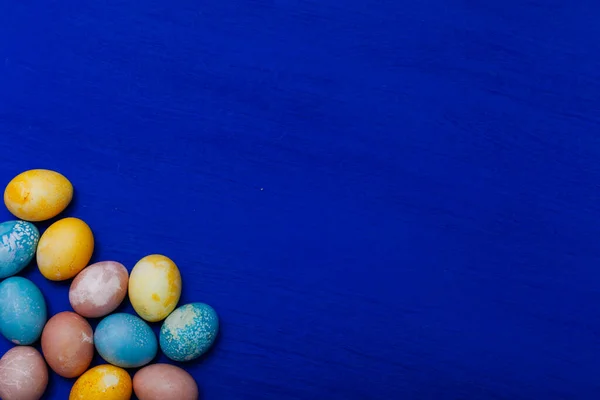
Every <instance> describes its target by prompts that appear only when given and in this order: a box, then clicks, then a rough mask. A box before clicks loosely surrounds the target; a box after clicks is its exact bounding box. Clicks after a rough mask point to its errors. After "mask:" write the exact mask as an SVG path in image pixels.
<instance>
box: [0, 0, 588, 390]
mask: <svg viewBox="0 0 600 400" xmlns="http://www.w3.org/2000/svg"><path fill="white" fill-rule="evenodd" d="M599 20H600V3H599V2H597V1H574V2H573V1H566V0H565V1H561V0H502V1H500V0H492V1H474V0H421V1H402V0H373V1H363V2H361V1H354V0H352V1H333V0H320V1H316V0H288V1H285V0H232V1H191V0H173V1H156V0H147V1H113V0H108V1H102V2H81V1H70V0H65V1H48V2H36V1H16V0H1V1H0V148H1V149H2V150H3V154H2V157H1V159H0V181H1V182H2V185H4V184H5V183H6V182H8V181H9V179H10V178H11V177H13V176H14V175H16V174H17V173H18V172H21V171H22V170H25V169H29V168H34V167H45V168H51V169H56V170H58V171H61V172H62V173H64V174H65V175H67V176H68V177H69V178H70V179H71V180H72V182H73V184H74V185H75V187H76V200H75V202H74V204H73V205H72V206H71V207H70V208H69V209H68V211H67V212H66V215H73V216H78V217H80V218H83V219H84V220H85V221H87V222H88V223H89V224H90V226H91V227H92V229H93V230H94V232H95V235H96V239H97V251H96V252H95V255H94V260H117V261H120V262H123V263H124V264H125V265H126V266H127V267H128V268H129V269H131V267H133V265H134V264H135V262H136V261H137V260H138V259H139V258H141V257H142V256H144V255H146V254H149V253H156V252H158V253H164V254H166V255H168V256H170V257H172V258H173V259H174V260H175V261H176V263H177V264H178V265H179V266H180V268H181V272H182V274H183V276H184V291H183V299H182V302H192V301H203V302H207V303H209V304H211V305H213V306H214V307H215V308H216V309H217V310H218V312H219V313H220V316H221V318H222V326H223V328H222V334H221V337H220V340H219V342H218V343H217V346H216V348H215V350H214V351H213V352H212V353H211V354H210V355H209V356H208V357H206V358H205V359H203V360H202V361H200V362H194V363H191V364H189V365H187V368H188V370H189V371H190V372H191V373H192V374H193V375H194V376H195V378H196V379H197V381H198V383H199V385H200V386H201V390H202V392H203V395H204V398H205V399H217V400H229V399H276V400H279V399H344V400H347V399H511V400H515V399H597V398H598V396H599V395H600V357H598V354H599V351H600V40H599V37H600V24H599V23H598V21H599ZM0 216H1V218H2V219H9V218H10V216H9V214H8V212H6V211H5V210H2V211H1V212H0ZM44 226H45V225H42V226H41V227H42V229H43V228H44ZM24 275H25V276H27V277H30V278H31V279H33V280H34V281H35V282H37V283H38V284H39V285H40V287H41V289H42V290H43V292H44V294H45V296H46V298H47V299H48V302H49V307H50V311H51V313H56V312H58V311H62V310H66V309H68V308H69V307H68V301H67V289H68V283H65V284H55V283H50V282H47V281H44V280H43V279H42V278H41V277H40V274H39V272H38V271H37V269H36V268H35V267H34V266H32V267H30V268H28V269H27V271H26V273H24ZM124 309H125V310H131V307H130V306H129V305H127V306H125V308H124ZM153 327H154V328H155V329H158V325H156V324H154V325H153ZM7 348H8V344H7V342H6V341H4V340H1V341H0V350H1V351H2V352H4V351H5V350H6V349H7ZM161 360H163V358H161ZM71 384H72V381H71V380H66V379H60V378H58V377H56V376H52V381H51V384H50V387H49V391H48V395H47V397H46V398H48V399H65V398H66V396H67V393H68V391H69V389H70V386H71Z"/></svg>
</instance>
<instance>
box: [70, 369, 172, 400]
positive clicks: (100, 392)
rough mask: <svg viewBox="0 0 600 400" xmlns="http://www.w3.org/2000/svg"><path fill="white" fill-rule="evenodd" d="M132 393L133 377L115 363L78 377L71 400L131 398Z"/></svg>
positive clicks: (122, 399) (72, 389)
mask: <svg viewBox="0 0 600 400" xmlns="http://www.w3.org/2000/svg"><path fill="white" fill-rule="evenodd" d="M131 394H132V383H131V377H130V376H129V374H128V373H127V371H125V370H124V369H122V368H119V367H115V366H114V365H99V366H97V367H94V368H92V369H90V370H89V371H87V372H86V373H85V374H83V375H81V376H80V377H79V379H77V381H76V382H75V384H74V385H73V387H72V388H71V394H70V395H69V400H129V399H130V398H131ZM165 400H177V399H165Z"/></svg>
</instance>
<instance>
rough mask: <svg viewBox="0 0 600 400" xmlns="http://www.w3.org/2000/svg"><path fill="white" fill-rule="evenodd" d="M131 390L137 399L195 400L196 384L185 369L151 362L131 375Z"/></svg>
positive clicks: (196, 393) (196, 394)
mask: <svg viewBox="0 0 600 400" xmlns="http://www.w3.org/2000/svg"><path fill="white" fill-rule="evenodd" d="M133 391H134V393H135V395H136V396H137V397H138V399H139V400H164V399H177V400H197V399H198V396H199V394H198V385H197V384H196V381H195V380H194V378H192V376H191V375H190V374H188V373H187V372H186V371H185V370H183V369H181V368H179V367H176V366H174V365H170V364H152V365H148V366H147V367H144V368H142V369H140V370H139V371H138V372H137V373H136V374H135V376H134V377H133Z"/></svg>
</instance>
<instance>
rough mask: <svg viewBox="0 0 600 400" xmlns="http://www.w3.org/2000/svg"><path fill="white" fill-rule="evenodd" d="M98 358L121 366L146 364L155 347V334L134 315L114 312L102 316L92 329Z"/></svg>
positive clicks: (150, 359)
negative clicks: (94, 328) (93, 329)
mask: <svg viewBox="0 0 600 400" xmlns="http://www.w3.org/2000/svg"><path fill="white" fill-rule="evenodd" d="M94 345H95V346H96V350H97V351H98V354H100V357H102V358H103V359H104V360H105V361H107V362H108V363H110V364H113V365H116V366H117V367H122V368H137V367H141V366H144V365H146V364H148V363H149V362H150V361H152V359H154V357H156V352H157V350H158V341H157V339H156V334H155V333H154V332H153V331H152V329H151V328H150V327H149V326H148V324H146V322H144V320H142V319H141V318H140V317H138V316H136V315H131V314H127V313H116V314H111V315H109V316H107V317H104V319H102V321H100V323H99V324H98V326H97V327H96V330H95V331H94Z"/></svg>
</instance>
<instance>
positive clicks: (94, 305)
mask: <svg viewBox="0 0 600 400" xmlns="http://www.w3.org/2000/svg"><path fill="white" fill-rule="evenodd" d="M128 281H129V274H128V273H127V269H126V268H125V266H123V264H121V263H118V262H115V261H102V262H99V263H95V264H92V265H90V266H89V267H86V268H84V269H83V271H81V272H80V273H79V274H78V275H77V276H76V277H75V279H74V280H73V283H71V288H70V289H69V302H70V303H71V307H73V310H75V312H77V313H78V314H79V315H82V316H84V317H86V318H98V317H103V316H105V315H108V314H110V313H111V312H113V311H114V310H115V309H116V308H117V307H119V305H120V304H121V302H122V301H123V300H124V299H125V296H126V295H127V284H128Z"/></svg>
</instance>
